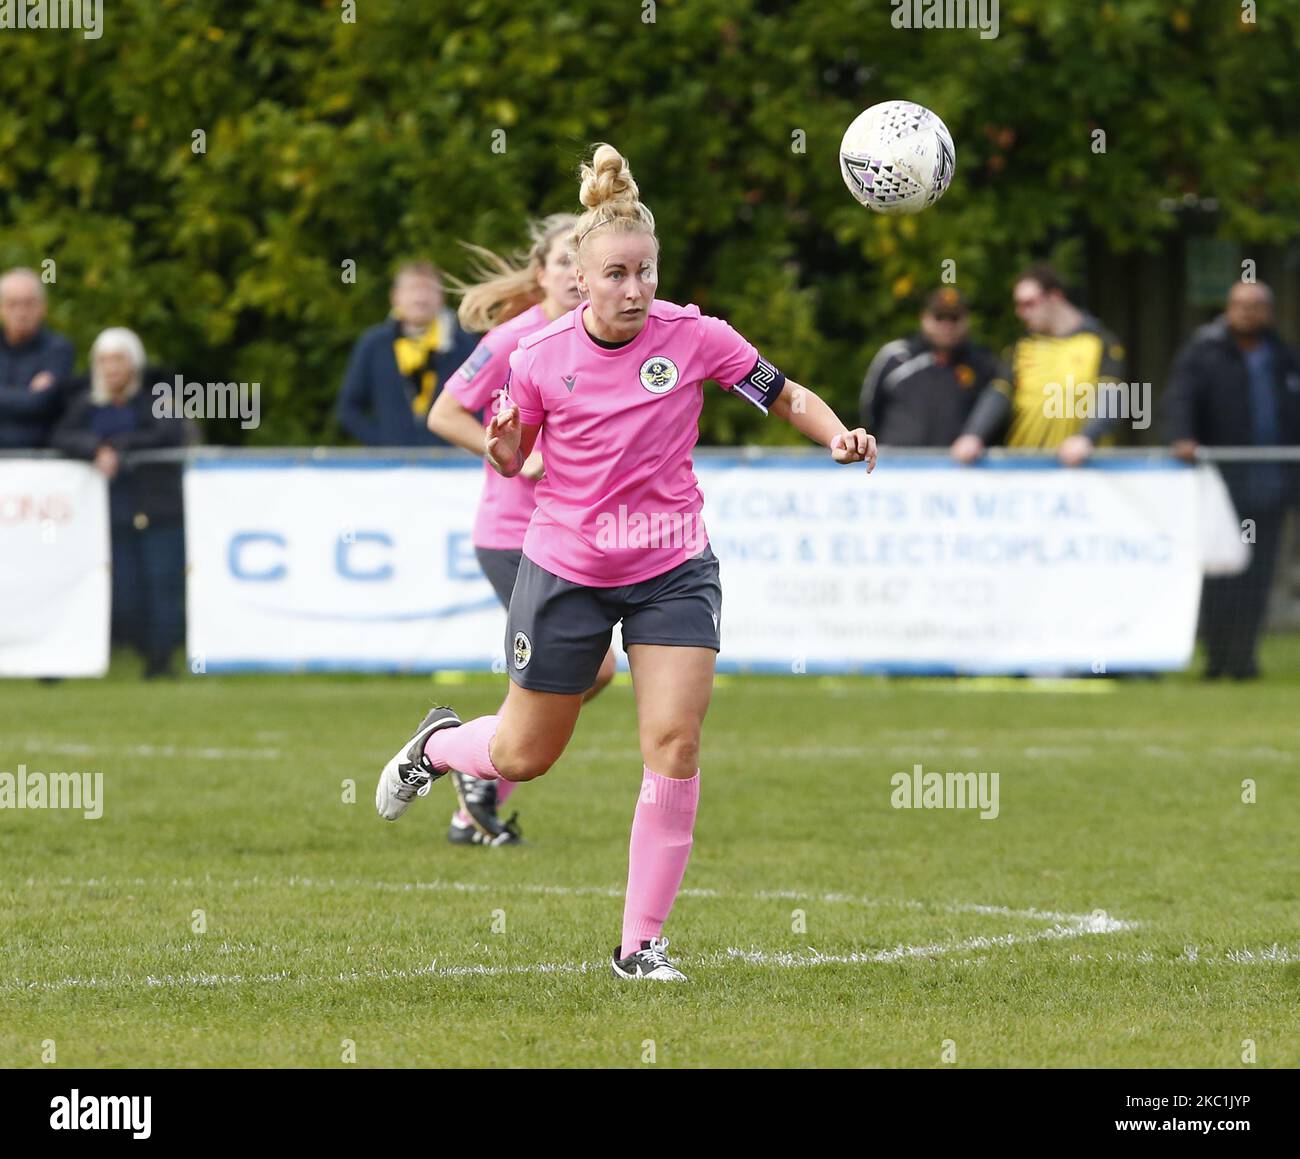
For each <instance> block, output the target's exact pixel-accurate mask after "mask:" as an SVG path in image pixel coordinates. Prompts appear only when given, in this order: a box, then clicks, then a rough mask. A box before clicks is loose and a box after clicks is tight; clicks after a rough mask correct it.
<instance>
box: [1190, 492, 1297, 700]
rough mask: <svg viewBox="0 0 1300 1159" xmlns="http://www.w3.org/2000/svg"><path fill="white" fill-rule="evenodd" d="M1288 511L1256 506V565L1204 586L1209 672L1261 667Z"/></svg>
mask: <svg viewBox="0 0 1300 1159" xmlns="http://www.w3.org/2000/svg"><path fill="white" fill-rule="evenodd" d="M1286 514H1287V512H1286V508H1285V507H1280V508H1271V509H1268V510H1262V511H1252V512H1251V513H1250V517H1251V518H1253V519H1254V520H1255V543H1254V545H1253V546H1252V547H1251V551H1250V565H1249V566H1248V567H1247V568H1246V570H1245V571H1243V572H1242V573H1241V574H1240V575H1234V576H1223V577H1221V578H1218V579H1207V580H1206V581H1205V585H1204V587H1203V589H1202V591H1201V637H1202V639H1203V640H1204V641H1205V652H1206V659H1207V663H1206V672H1208V673H1210V674H1213V675H1222V676H1253V675H1255V673H1256V671H1257V664H1256V660H1255V652H1256V649H1257V648H1258V646H1259V633H1260V630H1261V629H1262V628H1263V626H1264V613H1265V612H1266V611H1267V609H1268V594H1269V590H1270V589H1271V588H1272V586H1273V573H1274V572H1275V571H1276V570H1277V555H1278V549H1279V547H1280V546H1281V544H1282V528H1283V526H1284V524H1285V522H1286Z"/></svg>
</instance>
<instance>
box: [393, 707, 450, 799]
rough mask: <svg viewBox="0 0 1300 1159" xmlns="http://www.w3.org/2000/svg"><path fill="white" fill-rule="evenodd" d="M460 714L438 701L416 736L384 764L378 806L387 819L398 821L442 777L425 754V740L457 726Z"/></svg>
mask: <svg viewBox="0 0 1300 1159" xmlns="http://www.w3.org/2000/svg"><path fill="white" fill-rule="evenodd" d="M458 724H460V717H459V716H457V715H456V714H455V713H454V712H453V711H452V710H451V709H450V708H448V707H447V706H446V705H444V704H436V705H434V706H433V708H431V709H430V710H429V714H428V716H426V717H425V718H424V720H422V721H421V722H420V727H419V728H418V729H416V731H415V735H414V736H413V737H411V739H410V740H408V741H407V742H406V743H405V744H404V745H402V747H401V748H400V749H398V750H397V752H396V753H395V754H394V756H393V759H392V760H390V761H389V762H388V764H386V765H385V766H384V771H383V772H382V773H380V774H379V784H378V785H377V786H375V809H376V810H377V811H378V813H379V815H380V816H381V817H382V818H383V819H384V820H385V821H396V820H397V819H398V817H400V816H401V815H402V814H403V813H405V812H406V810H407V809H408V808H409V807H410V804H411V802H412V801H414V800H415V798H416V797H423V796H426V795H427V794H428V792H429V789H430V788H431V787H432V786H433V782H434V781H436V780H437V779H438V778H439V777H441V776H443V774H442V773H440V772H439V771H438V770H437V769H435V768H434V767H433V765H432V763H430V761H429V758H428V757H426V756H425V755H424V745H425V742H426V741H427V740H428V739H429V738H430V737H431V736H432V735H433V734H434V733H435V732H437V731H438V730H439V729H442V728H455V727H456V726H457V725H458Z"/></svg>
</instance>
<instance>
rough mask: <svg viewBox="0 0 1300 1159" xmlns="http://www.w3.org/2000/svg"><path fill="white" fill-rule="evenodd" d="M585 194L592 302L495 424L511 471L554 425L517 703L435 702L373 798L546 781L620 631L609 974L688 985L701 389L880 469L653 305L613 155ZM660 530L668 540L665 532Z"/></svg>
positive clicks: (668, 310)
mask: <svg viewBox="0 0 1300 1159" xmlns="http://www.w3.org/2000/svg"><path fill="white" fill-rule="evenodd" d="M580 198H581V201H582V204H583V205H584V206H585V207H586V210H587V212H586V213H584V214H583V215H582V217H581V218H580V219H579V221H578V224H577V226H576V227H575V229H574V231H573V238H572V247H573V250H574V253H575V257H576V261H577V271H578V283H579V285H580V286H581V287H582V288H583V290H584V292H585V293H586V295H587V298H588V301H587V302H586V303H584V304H583V305H582V306H581V307H579V308H578V309H576V310H574V311H572V312H571V313H569V314H566V315H564V316H563V317H561V318H559V319H557V320H556V321H555V322H553V323H551V324H550V325H549V326H547V327H545V328H544V329H542V330H539V331H538V332H537V333H535V334H531V335H529V336H528V337H527V338H525V339H524V340H523V341H522V342H521V343H520V344H519V346H518V348H517V349H516V350H515V352H514V354H513V355H511V358H510V372H511V376H510V381H509V395H510V400H511V401H510V404H509V405H508V406H507V407H506V408H505V409H503V410H502V411H500V412H499V413H497V414H496V415H494V416H493V417H492V420H491V422H490V423H489V424H488V429H487V442H486V450H487V456H488V459H489V462H490V463H491V464H492V465H493V466H495V467H496V469H497V470H498V471H500V472H501V474H502V475H505V476H507V477H509V476H514V475H517V474H519V473H520V471H522V469H523V466H524V464H525V463H526V462H527V460H528V456H529V454H530V453H531V452H532V449H533V446H534V444H535V443H536V440H537V437H538V433H539V432H541V431H543V430H544V431H545V436H544V438H545V447H546V474H545V476H544V477H543V479H542V481H541V483H540V484H539V485H538V488H537V509H536V510H535V511H534V512H533V515H532V518H531V519H530V521H529V525H528V532H527V534H526V535H525V537H524V548H523V551H524V560H523V563H522V564H521V565H520V568H519V578H518V580H517V582H516V584H515V590H514V595H513V597H512V598H511V601H510V614H509V618H508V624H507V628H506V643H507V648H506V652H507V656H508V658H509V662H510V677H511V684H510V690H509V693H508V695H507V696H506V702H505V705H504V706H503V708H502V710H501V712H500V713H498V714H497V715H496V716H481V717H478V718H476V719H474V720H470V721H467V722H464V723H462V722H461V720H460V718H459V717H458V716H457V715H456V713H455V712H453V711H452V710H451V709H450V708H445V707H437V708H434V709H432V710H431V711H430V712H429V714H428V715H427V716H426V717H425V718H424V720H423V721H422V722H421V724H420V727H419V728H418V729H417V730H416V732H415V735H414V736H412V737H411V738H410V739H409V740H408V741H407V742H406V743H405V744H404V745H403V746H402V747H401V749H399V750H398V752H397V753H396V754H395V755H394V756H393V758H392V759H391V760H390V761H389V762H388V764H387V765H386V766H385V767H384V771H383V773H382V774H381V775H380V778H379V785H378V787H377V789H376V793H375V805H376V808H377V809H378V811H379V813H380V815H381V816H383V817H385V818H386V819H388V820H396V819H397V818H398V817H400V816H401V815H402V813H403V812H405V810H406V808H407V807H408V806H409V805H410V803H411V801H412V800H413V799H414V797H415V796H416V795H417V794H418V793H420V792H421V791H422V790H423V789H424V787H425V786H426V785H427V784H428V783H429V782H430V781H432V780H434V779H436V778H438V777H441V776H443V775H444V774H445V773H447V772H448V771H450V770H452V769H455V770H456V771H458V772H461V773H465V774H467V775H469V776H471V777H480V778H483V779H485V780H498V779H499V780H506V781H528V780H532V779H533V778H535V777H540V776H542V775H543V774H544V773H545V772H546V771H547V770H548V769H549V768H550V767H551V766H552V765H553V764H554V763H555V762H556V761H557V760H558V759H559V757H560V755H561V753H563V752H564V748H565V745H566V744H567V743H568V741H569V737H570V736H571V735H572V733H573V728H574V725H575V723H576V722H577V719H578V711H579V706H580V704H581V702H582V695H583V693H584V691H585V690H586V689H587V688H588V687H589V686H590V685H591V682H592V680H593V678H594V677H595V675H596V671H597V669H598V668H599V666H600V662H601V658H602V656H604V654H605V650H606V648H608V646H609V642H610V632H611V629H612V627H613V625H614V624H615V623H617V622H619V621H622V624H623V643H624V647H625V648H626V650H627V655H628V662H629V664H630V665H631V668H632V682H633V687H634V690H635V694H636V704H637V718H638V725H639V731H640V741H641V753H642V758H643V760H644V768H643V770H642V784H641V793H640V797H639V799H638V802H637V807H636V813H635V816H634V818H633V821H632V841H631V849H630V854H629V866H628V879H627V895H626V898H625V902H624V909H623V937H622V941H621V943H620V944H619V945H618V946H617V947H615V949H614V954H613V960H612V962H611V969H612V971H613V974H614V976H615V977H616V978H626V979H638V980H642V979H649V980H654V981H673V982H681V981H685V975H684V974H683V973H682V972H681V971H680V970H679V969H677V967H676V966H674V965H673V964H672V963H671V962H670V961H669V959H668V956H667V952H666V951H667V948H668V942H667V939H665V938H663V937H662V933H663V926H664V922H665V921H666V920H667V918H668V914H669V911H670V910H671V909H672V905H673V901H674V900H675V898H676V896H677V891H678V889H679V888H680V887H681V882H682V876H683V874H684V873H685V871H686V862H687V859H688V857H689V855H690V850H691V841H692V834H693V832H694V827H695V812H696V805H697V802H698V800H699V787H700V778H699V767H698V758H699V751H700V730H701V726H702V724H703V721H704V715H705V712H706V710H707V709H708V705H709V698H710V696H711V694H712V691H713V670H714V662H715V659H716V653H717V651H718V648H719V625H718V620H719V616H720V614H721V589H720V587H719V584H718V561H717V559H716V558H715V557H714V555H713V552H712V551H711V550H710V549H709V547H708V544H707V540H706V539H705V537H704V533H703V529H702V527H701V525H700V523H699V513H700V509H701V507H702V506H703V497H702V496H701V494H700V490H699V486H698V485H697V483H696V479H695V474H694V472H693V471H692V469H691V451H692V449H693V448H694V446H695V444H696V442H697V440H698V439H699V417H700V409H701V406H702V404H703V390H702V386H703V383H704V381H705V380H706V379H716V380H717V381H718V382H719V383H721V384H723V389H724V390H727V391H729V392H730V393H732V394H733V395H736V396H738V397H740V398H743V399H745V400H747V401H748V402H750V403H752V404H754V405H755V406H757V407H758V408H759V409H760V410H762V411H764V413H768V412H769V411H770V412H772V413H775V414H777V415H778V416H780V417H781V418H784V419H786V420H787V421H788V422H789V423H790V424H791V425H792V426H793V427H794V428H795V429H796V430H798V431H800V432H802V433H803V434H805V435H807V436H808V437H809V438H811V439H813V440H815V441H816V442H818V443H820V444H822V445H823V446H825V447H828V448H829V449H830V453H831V456H832V458H833V459H834V460H835V461H836V462H838V463H855V462H862V461H864V460H865V461H866V463H867V467H868V470H870V469H871V468H873V467H874V466H875V461H876V446H875V440H874V439H873V438H872V437H871V436H870V435H868V434H867V433H866V431H864V430H862V429H860V428H859V429H857V430H852V431H850V430H846V429H845V427H844V424H843V423H841V422H840V420H839V419H838V418H836V417H835V414H834V412H833V411H832V410H831V409H830V407H828V406H827V405H826V404H825V403H824V402H823V401H822V400H821V399H820V398H818V397H817V396H816V395H815V394H813V392H812V391H810V390H807V389H805V388H804V387H801V386H799V385H798V384H797V383H795V382H791V381H788V380H787V379H786V377H785V375H783V374H782V373H781V372H780V371H779V370H777V369H776V368H775V367H774V366H773V365H772V364H771V363H770V362H768V361H767V360H766V359H765V358H763V357H762V356H761V355H760V354H759V353H758V351H757V350H756V349H755V348H754V347H753V346H751V345H750V344H749V343H748V342H746V341H745V339H744V338H742V337H741V336H740V335H739V334H738V333H736V331H735V330H733V329H732V328H731V327H730V326H729V325H728V324H727V323H726V322H723V321H721V320H720V319H717V318H710V317H708V316H705V315H701V313H700V311H699V308H698V307H696V306H675V305H673V304H672V303H670V302H660V301H656V300H655V296H654V295H655V287H656V285H657V283H658V278H659V272H658V265H657V260H658V255H659V243H658V240H657V238H656V236H655V228H654V217H653V215H652V214H651V213H650V210H649V209H647V208H646V207H645V206H644V205H643V204H642V203H641V201H640V200H639V195H638V190H637V185H636V182H635V181H633V179H632V174H631V171H630V170H629V169H628V166H627V162H626V161H624V159H623V157H622V156H621V155H620V154H619V153H618V151H617V150H616V149H614V148H613V147H611V146H609V145H600V146H598V147H597V149H596V152H595V156H594V157H593V158H592V163H591V165H588V166H583V170H582V188H581V194H580ZM647 526H648V527H649V528H650V529H651V531H650V533H649V534H640V532H641V531H643V530H644V529H645V528H646V527H647ZM633 527H635V528H636V529H637V530H638V534H632V533H631V532H630V530H629V529H631V528H633ZM664 528H669V529H673V531H672V533H670V534H668V535H666V536H665V535H662V534H658V532H661V531H662V530H663V529H664ZM683 528H687V529H689V533H688V534H685V535H683V534H681V533H680V531H681V529H683ZM665 539H666V542H664V540H665Z"/></svg>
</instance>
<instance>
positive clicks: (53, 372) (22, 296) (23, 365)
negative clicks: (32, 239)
mask: <svg viewBox="0 0 1300 1159" xmlns="http://www.w3.org/2000/svg"><path fill="white" fill-rule="evenodd" d="M45 306H46V303H45V287H44V286H43V285H42V284H41V279H40V278H38V277H37V276H36V274H35V273H33V272H32V271H31V270H24V269H16V270H9V271H8V272H7V273H5V274H4V275H3V276H0V449H11V450H24V449H31V448H35V447H43V446H45V445H46V443H47V442H48V441H49V435H50V430H51V428H52V427H53V426H54V423H55V421H56V420H57V419H58V417H59V411H60V409H61V407H62V404H63V398H64V395H63V388H64V386H65V384H66V383H67V381H68V379H70V378H71V377H72V363H73V357H74V355H73V350H72V343H71V342H69V341H68V340H67V339H66V338H64V337H63V335H62V334H56V333H54V331H53V330H50V329H48V328H47V327H46V326H45Z"/></svg>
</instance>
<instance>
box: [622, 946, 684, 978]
mask: <svg viewBox="0 0 1300 1159" xmlns="http://www.w3.org/2000/svg"><path fill="white" fill-rule="evenodd" d="M667 950H668V939H667V938H651V939H650V940H649V941H648V942H642V943H641V948H640V949H639V950H637V952H636V953H635V954H629V955H628V956H627V957H626V958H620V957H619V954H621V953H622V952H623V947H622V946H615V947H614V957H613V959H612V960H611V962H610V964H609V965H610V969H611V971H612V972H613V974H614V977H615V978H622V979H625V980H626V981H629V982H631V981H648V982H685V981H687V978H686V975H685V974H683V973H682V972H681V971H680V970H679V969H678V968H677V967H676V966H674V965H673V964H672V963H671V962H670V961H669V960H668V954H667Z"/></svg>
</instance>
